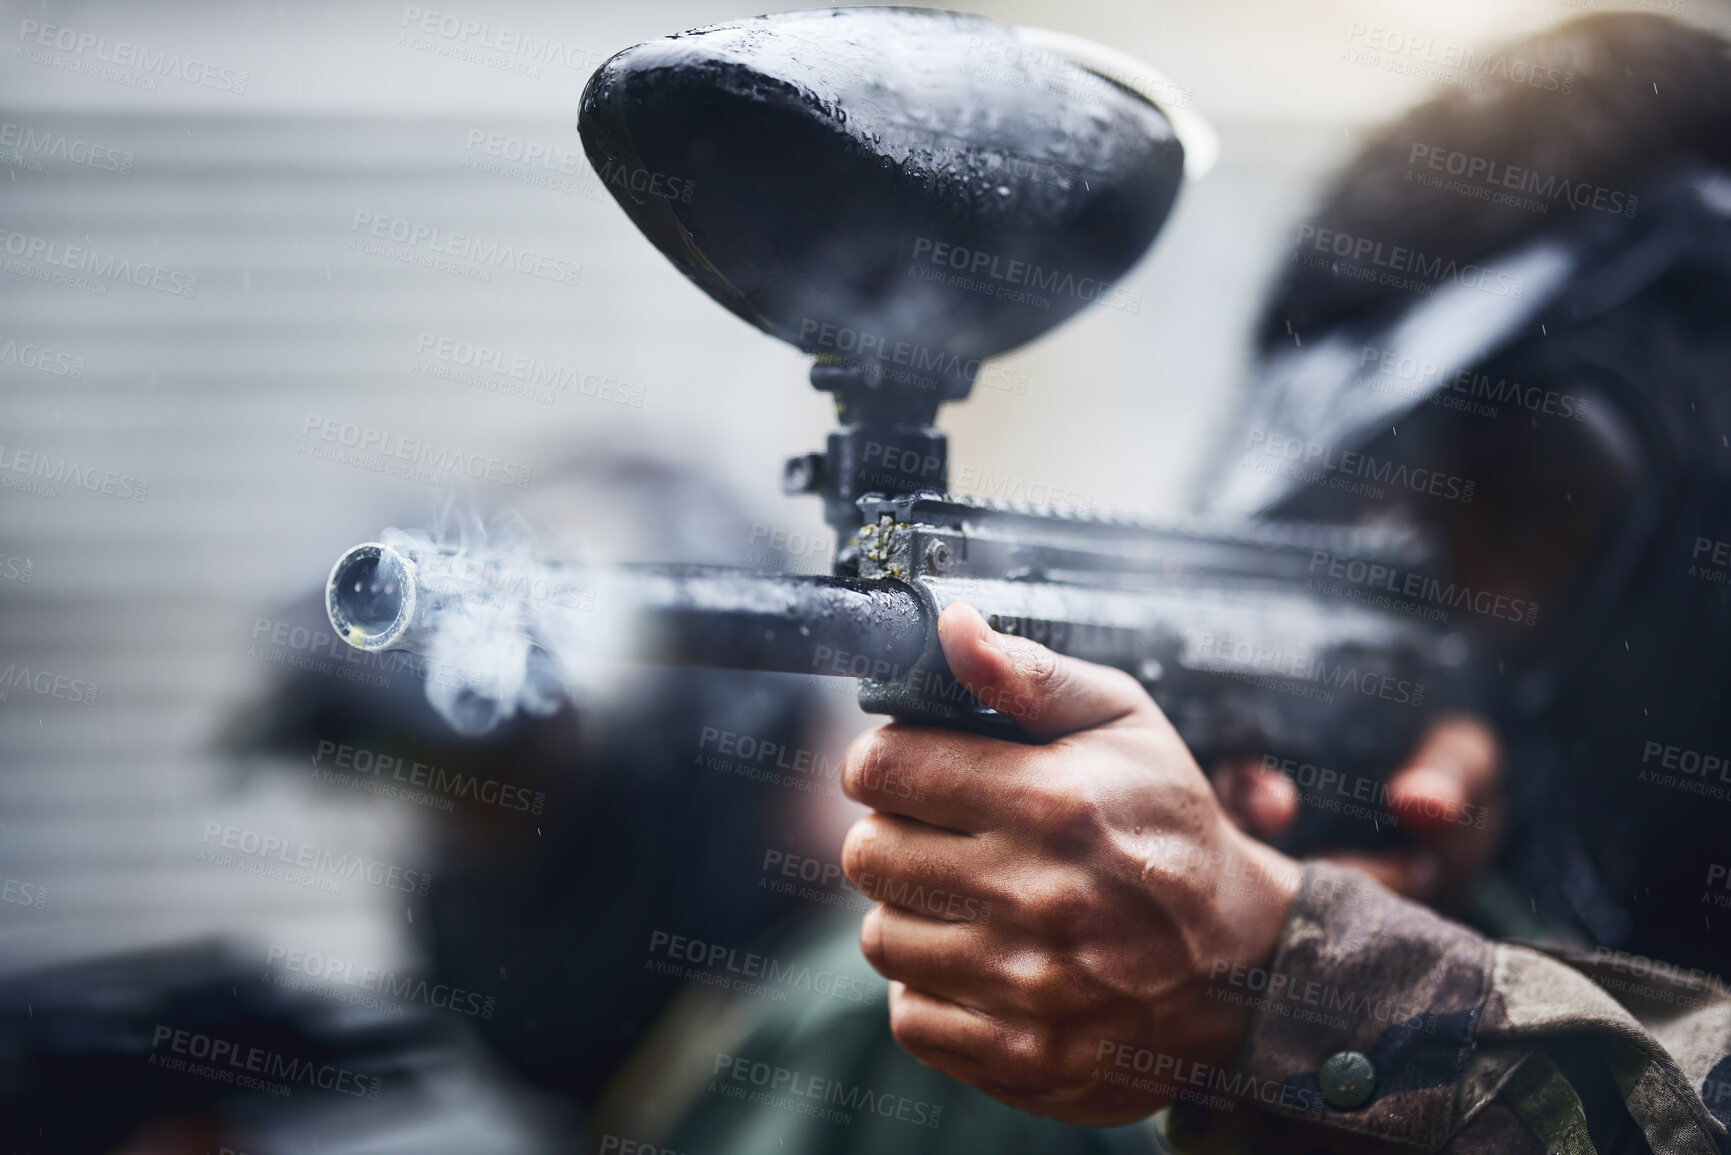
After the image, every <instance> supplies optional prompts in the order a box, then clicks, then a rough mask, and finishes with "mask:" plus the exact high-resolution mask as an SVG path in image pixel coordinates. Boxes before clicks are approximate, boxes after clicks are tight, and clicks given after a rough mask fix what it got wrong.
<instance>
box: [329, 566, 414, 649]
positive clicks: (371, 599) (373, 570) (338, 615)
mask: <svg viewBox="0 0 1731 1155" xmlns="http://www.w3.org/2000/svg"><path fill="white" fill-rule="evenodd" d="M325 612H326V613H327V614H328V615H329V616H330V619H331V628H332V629H334V630H336V632H337V636H338V637H339V638H341V639H342V640H343V641H345V642H347V643H348V644H349V645H351V646H354V647H355V648H356V649H359V650H384V649H389V648H390V647H391V646H392V645H394V644H395V643H396V642H397V641H399V640H400V639H401V638H402V636H403V634H404V633H406V632H407V631H408V628H409V623H410V622H412V621H414V618H415V580H414V571H413V569H412V566H411V563H410V562H409V560H408V559H407V558H405V557H404V556H403V555H402V554H400V553H398V552H397V551H396V550H394V549H392V548H391V547H390V546H388V545H382V544H380V543H379V542H376V541H369V542H366V543H365V544H363V545H357V546H355V548H353V549H351V550H349V551H348V552H347V553H345V554H343V556H342V557H340V558H338V559H337V564H336V565H334V566H332V567H331V576H330V580H329V581H328V582H327V583H325Z"/></svg>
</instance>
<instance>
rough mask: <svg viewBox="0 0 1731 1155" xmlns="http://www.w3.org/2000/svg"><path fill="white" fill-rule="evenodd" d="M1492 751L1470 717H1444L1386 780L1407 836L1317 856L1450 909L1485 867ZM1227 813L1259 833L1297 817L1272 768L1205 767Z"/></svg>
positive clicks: (1488, 736) (1498, 832)
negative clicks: (1395, 842) (1380, 846)
mask: <svg viewBox="0 0 1731 1155" xmlns="http://www.w3.org/2000/svg"><path fill="white" fill-rule="evenodd" d="M1501 768H1502V766H1501V752H1500V750H1499V747H1498V743H1497V739H1496V735H1495V734H1493V733H1492V732H1491V731H1490V729H1489V728H1488V727H1487V726H1486V725H1485V724H1484V723H1482V722H1480V721H1479V720H1478V719H1476V718H1472V717H1468V716H1465V715H1454V716H1451V717H1447V718H1443V719H1441V720H1440V721H1438V722H1437V723H1436V724H1435V725H1434V726H1432V727H1431V728H1430V730H1428V731H1427V732H1426V733H1425V735H1424V736H1423V737H1422V738H1421V739H1420V740H1419V743H1418V745H1417V746H1416V747H1415V748H1414V750H1413V752H1412V754H1411V755H1410V756H1409V757H1408V758H1407V760H1406V762H1405V763H1404V764H1403V765H1402V766H1401V767H1400V769H1399V770H1397V771H1396V772H1395V774H1394V776H1393V777H1391V778H1390V779H1389V782H1388V798H1387V802H1388V808H1389V811H1390V812H1391V813H1392V814H1393V815H1394V817H1395V819H1396V820H1397V821H1398V823H1399V829H1400V830H1401V831H1402V832H1404V833H1405V834H1406V836H1407V837H1406V839H1405V840H1404V842H1403V844H1402V845H1400V846H1396V847H1394V848H1391V849H1389V850H1383V851H1375V852H1372V851H1357V850H1346V849H1337V850H1332V851H1325V852H1323V853H1321V854H1319V855H1318V857H1322V858H1329V859H1332V860H1334V861H1336V862H1341V863H1344V864H1346V865H1348V866H1356V867H1358V868H1359V869H1360V870H1363V871H1364V872H1365V873H1366V874H1368V875H1370V876H1371V877H1372V878H1374V879H1376V880H1377V881H1378V882H1380V883H1382V884H1383V885H1384V886H1386V887H1388V888H1389V889H1390V890H1392V891H1394V892H1395V893H1396V894H1400V895H1404V896H1406V897H1407V898H1413V899H1417V900H1419V901H1421V902H1428V903H1431V904H1432V905H1435V906H1439V907H1442V908H1444V909H1452V908H1456V907H1458V906H1459V905H1460V904H1461V903H1462V902H1463V901H1464V899H1465V897H1466V895H1467V894H1468V892H1469V891H1470V890H1471V888H1472V885H1473V883H1474V882H1476V881H1477V879H1478V878H1479V877H1480V876H1481V875H1482V874H1483V873H1484V872H1485V870H1487V869H1488V868H1489V867H1490V864H1491V861H1492V860H1493V859H1494V858H1495V857H1496V852H1497V847H1498V844H1499V843H1500V841H1501V838H1502V816H1503V807H1502V805H1501V802H1502V790H1501V786H1502V778H1501ZM1214 786H1215V790H1216V791H1217V792H1218V793H1219V795H1220V800H1221V803H1222V804H1223V805H1224V806H1225V807H1226V810H1227V813H1229V814H1231V815H1232V817H1233V820H1234V821H1236V822H1237V823H1238V825H1239V826H1240V827H1241V828H1242V829H1244V830H1245V831H1247V832H1249V833H1251V834H1254V835H1256V836H1257V837H1258V838H1265V839H1266V838H1274V837H1276V836H1278V835H1279V834H1280V833H1281V832H1282V831H1283V830H1285V829H1286V828H1287V827H1288V826H1289V825H1290V824H1291V823H1292V821H1293V819H1294V818H1296V817H1297V815H1298V808H1299V805H1300V797H1299V786H1298V784H1297V783H1295V782H1293V780H1292V779H1291V778H1290V777H1288V776H1287V775H1286V774H1284V773H1282V772H1281V771H1280V770H1279V769H1276V768H1270V767H1268V766H1266V765H1264V764H1262V763H1257V762H1232V763H1227V764H1225V765H1223V766H1220V767H1219V768H1217V769H1216V770H1215V773H1214Z"/></svg>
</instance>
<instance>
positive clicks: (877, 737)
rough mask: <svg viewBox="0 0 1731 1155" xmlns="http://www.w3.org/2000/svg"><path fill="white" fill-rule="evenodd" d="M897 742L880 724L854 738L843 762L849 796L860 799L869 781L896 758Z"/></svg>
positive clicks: (843, 788) (845, 784)
mask: <svg viewBox="0 0 1731 1155" xmlns="http://www.w3.org/2000/svg"><path fill="white" fill-rule="evenodd" d="M896 747H897V742H896V740H895V738H894V737H893V736H891V735H890V734H888V733H886V732H885V728H884V727H882V726H879V727H878V728H877V729H875V730H868V731H866V732H865V733H864V734H861V735H860V736H859V737H858V738H855V739H854V740H853V744H852V745H850V746H849V747H848V749H847V757H846V759H844V761H843V763H842V772H841V780H842V781H841V784H842V790H843V792H844V793H846V794H847V796H848V797H849V798H852V799H854V800H855V801H856V802H857V801H860V800H861V798H862V796H863V795H864V794H865V793H866V792H867V789H868V782H869V781H870V780H871V779H872V778H873V777H874V776H875V772H876V771H878V770H880V769H881V768H882V767H884V766H886V765H889V764H891V763H892V762H893V761H894V759H895V751H896Z"/></svg>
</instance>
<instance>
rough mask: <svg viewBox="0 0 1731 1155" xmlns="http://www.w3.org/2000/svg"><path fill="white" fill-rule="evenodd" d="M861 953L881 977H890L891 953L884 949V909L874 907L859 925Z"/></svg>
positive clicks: (867, 912)
mask: <svg viewBox="0 0 1731 1155" xmlns="http://www.w3.org/2000/svg"><path fill="white" fill-rule="evenodd" d="M859 951H860V954H862V955H864V956H865V960H866V962H868V963H870V964H871V967H872V969H873V970H875V971H877V972H878V973H879V974H881V975H885V976H887V975H888V973H889V972H888V971H886V970H885V969H884V968H885V967H887V966H888V965H889V952H888V951H886V950H885V949H884V908H883V907H881V906H874V907H872V908H871V909H870V910H868V911H866V914H865V917H864V918H862V919H861V920H860V924H859Z"/></svg>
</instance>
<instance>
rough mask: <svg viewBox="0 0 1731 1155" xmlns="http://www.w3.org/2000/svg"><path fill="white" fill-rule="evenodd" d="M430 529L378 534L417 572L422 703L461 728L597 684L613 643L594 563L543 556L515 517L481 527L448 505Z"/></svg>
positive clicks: (617, 620)
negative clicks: (424, 700) (423, 681)
mask: <svg viewBox="0 0 1731 1155" xmlns="http://www.w3.org/2000/svg"><path fill="white" fill-rule="evenodd" d="M441 520H442V523H443V524H442V525H441V526H440V527H439V529H438V530H436V531H435V532H432V533H428V532H425V531H420V530H406V529H397V528H391V529H387V530H385V532H384V533H383V534H381V535H380V538H379V540H380V541H381V542H382V543H383V544H385V545H387V546H389V547H390V548H391V549H394V550H396V551H397V552H398V553H400V554H402V555H403V556H404V557H406V558H408V559H409V560H410V561H411V562H413V564H414V565H415V568H416V570H417V572H418V581H417V597H418V599H419V601H420V608H419V610H418V612H417V617H416V627H415V628H416V630H417V633H418V635H419V636H420V638H421V641H420V642H419V644H418V646H417V648H418V649H420V650H421V651H422V654H423V657H424V658H425V671H426V687H427V701H428V702H429V703H431V705H432V706H433V708H434V709H436V710H437V711H438V712H439V714H440V716H441V717H443V718H444V719H445V721H446V722H448V723H449V724H450V726H451V728H452V729H453V730H455V731H457V732H458V733H459V734H463V735H467V736H471V737H473V736H478V735H481V734H485V733H487V732H488V731H489V730H491V729H493V728H494V727H495V726H497V725H499V724H500V723H501V722H504V721H506V720H508V719H509V718H511V717H512V716H513V715H515V714H517V713H519V712H521V713H525V714H529V715H531V716H534V717H546V716H547V715H550V714H552V713H554V712H555V711H557V710H558V709H559V707H560V705H561V704H563V703H564V702H565V701H567V700H576V701H581V700H583V699H584V698H585V697H587V696H588V695H589V693H590V692H591V691H592V690H593V689H594V688H595V687H596V686H597V685H598V684H599V680H600V679H599V675H600V672H601V667H602V666H603V665H605V663H606V660H607V659H608V657H609V656H611V655H614V654H617V653H619V652H620V650H621V645H620V642H621V638H622V635H623V633H624V631H625V629H626V623H625V622H624V621H623V620H622V615H619V614H609V613H608V610H609V608H611V607H610V605H609V603H610V602H614V603H616V602H617V600H618V599H611V598H608V597H607V596H606V593H605V591H604V590H603V589H601V588H599V586H600V585H604V584H606V572H605V569H604V568H603V567H593V566H591V567H586V566H582V565H578V564H575V563H571V562H565V561H559V562H547V561H544V560H542V559H540V558H539V557H537V555H536V551H535V548H534V535H533V533H532V532H531V531H530V529H529V527H528V525H527V524H526V523H525V522H524V521H523V519H522V518H520V517H518V516H516V515H515V514H507V515H502V516H498V517H495V518H493V519H491V520H490V521H487V522H483V520H482V519H481V517H480V516H479V515H478V514H472V513H471V514H462V513H459V512H458V511H456V510H455V507H454V506H447V509H446V516H445V517H444V518H442V519H441Z"/></svg>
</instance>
